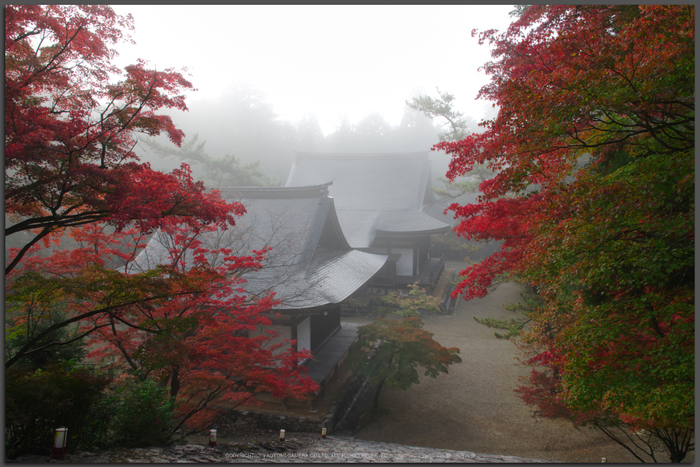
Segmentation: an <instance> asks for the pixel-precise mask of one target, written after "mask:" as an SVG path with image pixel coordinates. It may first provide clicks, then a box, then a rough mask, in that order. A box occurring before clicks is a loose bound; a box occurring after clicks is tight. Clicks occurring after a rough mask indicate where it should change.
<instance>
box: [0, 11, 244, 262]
mask: <svg viewBox="0 0 700 467" xmlns="http://www.w3.org/2000/svg"><path fill="white" fill-rule="evenodd" d="M123 29H125V30H130V29H133V20H132V18H131V17H130V16H127V17H122V16H118V15H116V14H115V13H114V11H113V10H112V9H111V8H110V7H108V6H101V5H80V6H67V5H7V6H5V212H6V213H7V214H9V215H10V216H11V218H12V220H13V221H16V223H15V224H13V225H11V226H9V227H7V228H6V229H5V236H6V237H7V236H9V235H12V234H15V233H18V232H31V233H32V237H31V239H30V240H29V241H28V242H27V243H26V245H24V246H23V247H22V248H20V250H19V251H18V252H17V253H16V255H15V256H14V258H12V259H11V260H10V261H9V263H8V265H7V266H6V268H5V273H6V274H7V273H8V272H10V271H11V270H12V269H13V268H14V267H15V266H16V265H17V264H18V262H19V261H20V260H21V258H22V256H23V255H25V254H26V253H27V251H28V250H29V248H31V247H32V245H34V244H36V243H37V242H38V241H40V240H42V239H44V240H47V239H48V238H49V237H51V236H53V237H58V236H59V235H60V233H61V232H62V231H63V230H64V229H66V228H67V227H71V226H78V225H84V224H86V223H92V222H98V221H101V222H109V223H112V224H114V225H116V226H117V227H118V228H123V227H124V226H125V225H126V224H127V223H130V222H135V223H136V224H137V225H138V226H139V227H141V228H142V229H144V230H150V229H153V228H155V227H158V226H161V225H165V224H167V223H169V222H192V223H193V224H199V223H203V224H212V223H215V224H219V225H221V226H223V225H225V224H226V223H229V224H230V223H232V222H233V218H234V215H235V214H236V213H240V212H241V210H242V207H241V206H240V205H235V204H234V205H229V204H227V203H225V202H224V201H222V200H221V199H220V197H219V196H218V195H217V194H215V193H205V192H204V186H203V185H202V184H201V183H199V182H194V181H193V180H192V178H191V176H190V172H189V169H188V167H187V166H186V165H183V166H182V168H181V169H180V170H176V171H174V172H173V173H172V174H163V173H160V172H156V171H153V170H152V169H151V168H150V166H149V165H148V164H143V163H140V162H139V160H138V158H137V157H136V155H135V154H134V152H133V149H134V146H135V145H136V138H135V137H136V135H137V134H138V133H144V134H147V135H150V136H154V135H158V134H161V133H165V134H167V135H168V137H169V138H170V140H171V141H172V142H173V143H175V144H176V145H180V144H181V142H182V138H183V137H184V134H183V133H182V131H180V130H178V129H177V128H176V127H175V125H174V124H173V122H172V120H171V119H170V117H168V116H166V115H162V114H158V113H157V112H158V110H160V109H170V108H174V109H180V110H187V106H186V105H185V98H184V95H183V94H182V92H183V91H185V90H188V89H192V84H191V83H190V82H189V81H187V80H186V79H185V78H184V77H183V75H182V74H181V73H180V72H177V71H175V70H173V69H166V70H162V71H157V70H155V69H149V66H148V63H147V62H146V61H143V60H140V61H139V62H138V63H137V64H134V65H130V66H127V67H126V68H125V69H124V70H123V71H122V70H120V69H119V68H118V67H116V66H115V65H113V64H112V59H113V58H114V57H115V55H116V51H115V49H114V48H113V46H114V45H115V44H117V43H119V42H120V41H122V40H125V39H126V38H125V37H124V35H123V32H122V30H123Z"/></svg>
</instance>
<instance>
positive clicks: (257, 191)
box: [217, 182, 333, 198]
mask: <svg viewBox="0 0 700 467" xmlns="http://www.w3.org/2000/svg"><path fill="white" fill-rule="evenodd" d="M332 183H333V182H328V183H323V184H320V185H307V186H236V187H225V188H217V189H218V190H219V192H220V193H221V195H222V196H224V197H225V196H226V195H227V194H228V195H234V196H238V197H241V198H320V197H325V196H328V186H329V185H331V184H332Z"/></svg>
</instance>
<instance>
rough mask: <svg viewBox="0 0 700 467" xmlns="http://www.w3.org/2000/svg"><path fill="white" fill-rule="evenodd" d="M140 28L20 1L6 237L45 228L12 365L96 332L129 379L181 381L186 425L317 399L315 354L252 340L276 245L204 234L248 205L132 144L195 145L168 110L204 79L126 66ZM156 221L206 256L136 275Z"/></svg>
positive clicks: (13, 279) (10, 76)
mask: <svg viewBox="0 0 700 467" xmlns="http://www.w3.org/2000/svg"><path fill="white" fill-rule="evenodd" d="M132 28H133V20H132V18H131V17H130V15H129V16H126V17H122V16H119V15H116V14H115V13H114V11H113V10H112V9H111V8H110V7H108V6H101V5H79V6H68V5H8V6H6V7H5V164H6V171H5V201H6V213H7V214H9V215H10V217H11V220H12V221H14V224H13V225H11V226H9V227H7V228H6V229H5V235H6V237H7V236H9V235H13V234H17V233H20V232H28V233H31V238H30V239H29V240H28V241H27V242H26V244H24V245H22V246H21V247H20V248H16V249H14V250H12V251H10V259H9V262H8V264H7V266H6V268H5V277H6V315H5V317H6V336H8V337H9V338H10V339H14V340H16V341H17V342H21V343H20V344H18V345H16V346H14V347H12V348H11V349H10V348H8V347H6V361H5V367H6V368H9V367H12V366H13V365H16V364H17V363H18V362H21V361H23V360H26V359H27V358H31V356H32V355H36V354H38V353H40V352H42V351H45V350H47V349H50V348H54V347H57V346H63V345H67V344H70V343H72V342H77V341H80V340H82V339H85V338H86V337H88V338H89V339H90V340H91V342H92V343H93V344H95V345H98V346H99V345H101V347H99V348H97V349H93V352H92V356H93V357H94V358H99V357H101V356H111V357H115V358H116V360H115V361H114V365H115V367H117V368H119V370H120V371H121V372H122V374H134V375H136V376H137V377H139V378H141V379H144V378H154V377H157V378H159V379H161V380H162V381H164V382H169V384H170V387H171V395H172V396H173V397H175V398H178V399H180V405H179V410H180V414H179V417H180V423H181V424H183V423H188V424H190V426H194V427H201V426H202V424H205V423H206V422H207V420H210V418H207V416H206V415H211V411H210V410H209V412H208V405H209V404H210V403H211V402H212V401H214V400H218V399H220V398H223V399H227V400H229V401H231V402H232V403H239V402H241V401H242V400H244V399H246V398H249V397H250V396H251V395H252V394H255V393H259V392H270V393H272V394H273V395H274V396H278V397H288V396H289V397H297V398H303V397H308V396H309V395H310V394H311V393H312V392H313V391H314V390H315V389H316V384H315V383H314V382H313V381H311V380H310V379H308V378H307V377H305V376H304V375H303V373H302V371H303V369H302V368H297V365H296V363H297V362H298V359H299V358H300V357H304V356H305V355H304V354H295V353H294V352H292V351H288V352H281V353H278V352H275V350H276V348H275V347H274V346H267V344H268V342H269V340H270V339H271V338H272V337H273V333H265V334H263V335H262V336H260V337H256V338H249V337H248V335H247V332H248V331H249V330H251V329H252V328H255V327H256V326H262V325H266V324H270V322H269V319H268V318H266V317H265V316H263V312H266V311H269V309H270V308H271V307H272V306H273V305H274V304H275V301H274V299H273V297H263V298H260V299H251V298H249V297H248V296H247V295H246V294H245V293H244V289H243V288H242V285H243V284H242V281H241V279H239V278H238V275H239V274H240V273H241V272H243V271H245V270H249V269H251V268H252V269H255V268H258V267H260V260H261V258H262V255H263V254H264V253H265V252H264V251H262V252H251V253H250V255H248V256H236V255H233V254H232V252H231V251H223V250H222V251H216V252H212V251H207V250H206V249H204V248H202V247H201V246H200V245H198V243H197V235H199V234H200V233H202V232H206V231H208V230H210V229H213V228H218V229H226V228H227V227H228V226H231V225H234V222H235V217H236V216H238V215H241V214H243V213H244V212H245V209H244V207H243V206H242V205H241V204H240V203H230V204H229V203H226V202H225V201H224V200H223V199H221V197H220V196H219V194H218V192H215V191H213V192H210V193H207V192H205V190H204V185H203V184H202V183H201V182H195V181H193V180H192V177H191V173H190V170H189V167H188V166H187V165H186V164H183V165H182V166H181V168H180V169H178V170H174V171H173V172H172V173H169V174H165V173H161V172H157V171H154V170H152V169H151V168H150V166H149V165H148V164H143V163H140V162H139V159H138V157H137V156H136V155H135V153H134V151H133V149H134V147H135V145H136V144H137V139H136V136H137V135H138V134H139V133H143V134H146V135H149V136H155V135H159V134H162V133H165V134H167V135H168V137H169V138H170V140H171V141H172V142H173V143H175V144H176V145H178V146H179V145H180V144H181V142H182V139H183V137H184V134H183V133H182V131H180V130H179V129H177V128H176V127H175V125H174V123H173V122H172V120H171V119H170V117H168V116H166V115H162V114H158V111H159V110H161V109H179V110H183V111H184V110H187V106H186V105H185V98H184V95H183V94H182V93H183V91H185V90H188V89H192V85H191V83H190V82H189V81H187V80H186V79H185V78H184V77H183V75H182V74H181V73H180V72H178V71H175V70H173V69H166V70H162V71H158V70H155V69H151V68H150V67H149V66H148V63H147V62H145V61H143V60H140V61H139V62H138V63H136V64H134V65H131V66H127V67H126V68H125V69H124V70H123V71H122V70H119V69H118V68H117V67H116V66H114V65H113V63H112V59H113V58H114V56H115V55H116V51H115V49H114V45H115V44H117V43H118V42H119V41H122V40H125V39H128V37H125V36H124V34H123V32H122V31H123V30H127V31H128V30H130V29H132ZM106 225H109V226H112V227H114V228H116V232H112V233H109V234H108V233H106V231H105V226H106ZM156 229H161V231H162V232H169V233H171V234H172V235H173V238H174V245H175V248H178V249H180V250H179V251H180V252H184V251H188V252H190V253H191V254H193V255H194V256H193V260H192V261H191V262H190V263H189V264H184V263H183V262H182V261H181V257H184V256H182V255H179V254H177V255H175V256H174V257H173V261H172V262H171V263H170V264H165V265H161V266H158V267H155V268H153V269H151V270H147V271H133V270H132V269H131V266H132V265H133V264H134V259H135V258H136V255H137V253H138V251H139V250H140V249H141V248H143V246H144V241H145V239H146V235H148V234H150V233H152V232H153V231H154V230H156ZM64 234H69V235H71V236H72V237H73V239H74V241H76V242H78V245H79V246H78V247H76V248H73V249H72V250H70V251H62V250H59V251H55V252H53V253H47V250H46V249H45V248H44V249H43V251H42V248H41V247H40V246H41V243H39V242H40V241H43V244H44V246H48V243H49V241H50V240H51V239H52V238H53V239H54V240H57V239H58V238H59V237H60V236H62V235H64ZM210 254H219V255H220V256H221V257H222V258H223V262H222V263H217V264H213V263H211V262H209V261H208V258H209V256H208V255H210ZM115 262H118V263H121V268H119V269H115V267H114V263H115ZM66 330H70V332H69V333H68V334H67V335H66V336H64V337H62V338H60V339H59V338H57V336H58V334H57V331H66ZM268 347H269V348H268ZM8 349H9V350H8Z"/></svg>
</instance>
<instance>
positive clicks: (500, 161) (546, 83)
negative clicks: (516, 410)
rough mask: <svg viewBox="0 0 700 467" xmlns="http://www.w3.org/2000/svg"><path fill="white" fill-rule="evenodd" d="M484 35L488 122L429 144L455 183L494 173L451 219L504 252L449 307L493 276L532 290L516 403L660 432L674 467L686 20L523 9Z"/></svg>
mask: <svg viewBox="0 0 700 467" xmlns="http://www.w3.org/2000/svg"><path fill="white" fill-rule="evenodd" d="M475 34H476V33H475ZM479 40H480V42H481V43H484V42H489V43H490V44H491V45H492V46H493V51H492V56H493V57H494V60H493V61H492V62H489V63H487V64H486V65H484V67H483V69H484V70H485V71H486V72H487V73H488V74H489V75H491V83H490V84H488V85H487V86H485V87H484V88H482V89H481V91H480V94H479V96H480V97H484V98H488V99H489V100H492V101H495V102H496V103H497V105H498V106H499V113H498V116H497V117H496V118H495V119H493V120H490V121H486V122H482V126H484V127H485V131H484V132H483V133H481V134H472V135H469V136H467V137H466V138H464V139H463V140H461V141H458V142H442V143H440V144H438V145H436V146H435V147H434V149H441V150H445V151H446V152H447V153H448V154H450V155H451V156H452V160H451V163H450V171H449V172H448V177H449V178H451V179H454V178H455V177H457V176H460V175H463V174H465V173H467V172H469V171H470V170H471V169H472V168H473V167H474V166H475V165H477V164H486V165H487V166H488V167H489V168H491V169H493V170H494V172H495V175H494V176H493V178H491V179H489V180H486V181H484V182H483V183H481V185H480V191H481V194H480V197H479V198H478V202H477V203H475V204H471V205H466V206H459V205H456V204H455V205H452V206H451V207H450V208H449V209H450V210H451V211H453V212H454V213H455V217H456V218H459V219H460V223H459V225H458V226H457V228H456V229H457V231H458V233H459V234H461V235H463V236H465V237H467V238H468V239H476V240H484V239H496V240H502V241H503V246H502V248H501V250H500V251H498V252H497V253H495V254H494V255H492V256H491V257H489V258H487V259H486V260H485V261H483V262H481V263H479V264H476V265H473V266H470V267H468V268H467V269H465V270H464V271H463V272H462V276H463V277H464V279H463V281H462V282H461V283H460V285H459V286H458V287H457V289H456V290H455V296H456V295H457V294H460V293H461V294H463V295H464V297H465V298H467V299H470V298H473V297H479V296H483V295H485V294H486V292H487V287H488V286H489V285H490V284H491V282H492V279H493V278H494V276H495V275H496V274H500V273H510V274H514V275H516V276H518V277H520V278H521V279H522V280H524V281H527V282H528V283H530V284H532V285H534V286H535V287H536V290H537V292H538V293H539V294H540V295H541V297H542V298H543V300H544V303H545V305H544V306H542V307H541V308H539V309H537V310H533V312H532V314H531V315H530V316H531V317H532V320H533V321H532V326H531V328H530V330H529V331H528V332H527V333H526V334H525V340H524V343H525V347H526V350H527V352H528V353H529V355H530V357H532V359H531V360H530V362H531V363H532V364H537V365H540V366H541V367H544V368H545V371H544V372H541V371H536V372H535V373H533V379H532V380H531V384H532V385H531V386H527V387H525V388H521V389H522V391H521V393H522V394H524V396H525V398H526V400H527V401H528V402H533V401H535V400H537V401H538V402H539V403H540V408H541V409H542V410H544V411H545V413H551V414H555V413H556V414H561V413H565V412H567V411H568V412H569V413H570V414H571V415H572V416H574V417H578V420H580V421H581V422H584V421H586V420H589V421H590V420H591V416H590V414H604V415H605V417H606V423H624V424H626V425H627V426H628V427H630V428H632V429H634V430H639V429H645V430H648V431H654V430H656V432H657V433H659V438H660V439H662V441H663V442H664V444H666V447H667V448H668V450H669V453H670V458H671V460H673V461H678V460H680V459H682V458H683V457H684V456H685V452H687V451H688V450H689V449H692V446H693V445H692V443H690V444H689V443H688V440H689V439H691V438H692V433H693V425H694V401H693V398H692V394H693V391H694V386H693V380H694V297H695V294H694V284H693V278H694V264H693V257H694V238H695V235H694V177H693V174H694V146H695V130H694V128H695V126H694V125H695V124H694V122H695V120H694V108H695V107H694V76H695V75H694V7H692V6H687V5H673V6H670V5H664V6H659V5H642V6H632V5H629V6H626V5H613V6H600V5H581V6H571V5H552V6H545V5H534V6H530V7H527V8H525V9H523V10H522V12H521V14H520V16H519V17H518V18H517V19H516V20H515V21H514V22H513V23H512V24H511V25H510V27H509V28H508V30H507V31H506V32H505V33H502V34H499V33H497V32H496V31H485V32H483V33H481V34H480V35H479ZM553 356H556V358H553ZM545 357H547V358H545ZM533 388H534V389H536V390H535V391H534V392H533ZM555 405H556V407H555ZM598 420H601V418H600V417H598ZM664 430H666V431H664ZM666 432H668V433H671V435H670V436H666V435H665V434H664V433H666ZM672 438H673V439H675V441H674V440H673V439H672ZM669 440H670V441H669ZM652 457H653V456H652Z"/></svg>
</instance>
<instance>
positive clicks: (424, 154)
mask: <svg viewBox="0 0 700 467" xmlns="http://www.w3.org/2000/svg"><path fill="white" fill-rule="evenodd" d="M294 152H295V154H296V156H297V158H304V159H317V158H323V159H353V158H381V159H419V158H420V159H423V158H426V159H427V158H428V154H429V151H414V152H303V151H294Z"/></svg>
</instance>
